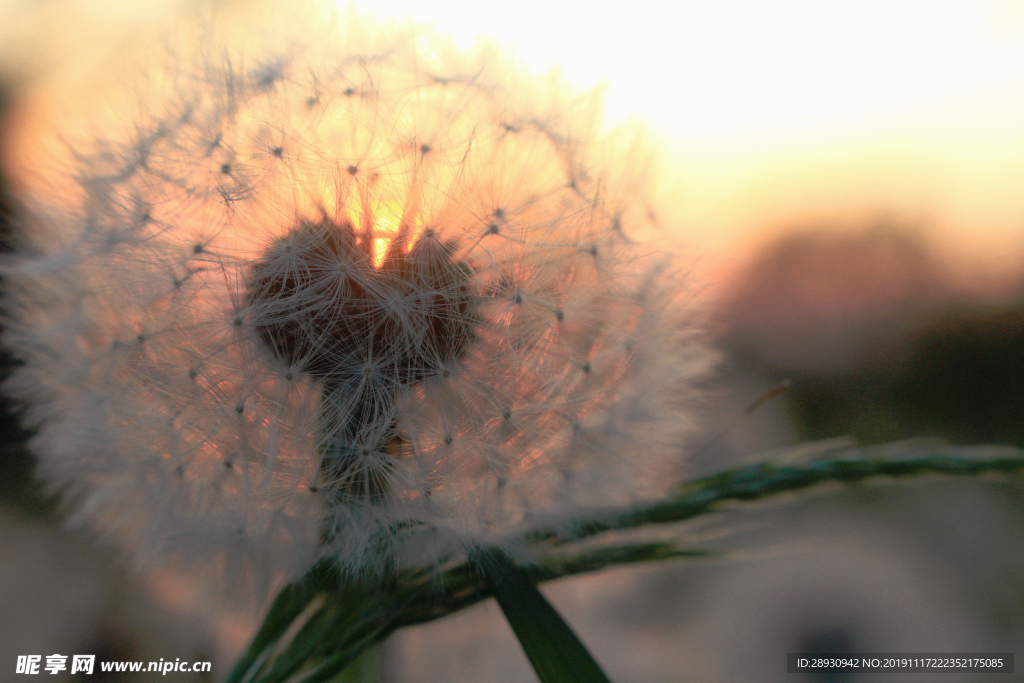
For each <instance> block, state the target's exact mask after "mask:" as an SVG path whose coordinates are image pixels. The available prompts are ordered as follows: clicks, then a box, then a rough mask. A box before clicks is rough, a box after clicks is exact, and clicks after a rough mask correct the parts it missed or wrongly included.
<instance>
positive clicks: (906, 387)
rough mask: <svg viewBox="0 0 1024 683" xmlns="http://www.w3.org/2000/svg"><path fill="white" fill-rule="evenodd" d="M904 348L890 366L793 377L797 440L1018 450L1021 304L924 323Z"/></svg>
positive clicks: (963, 311)
mask: <svg viewBox="0 0 1024 683" xmlns="http://www.w3.org/2000/svg"><path fill="white" fill-rule="evenodd" d="M909 349H910V352H909V354H908V356H907V360H906V361H905V362H904V363H902V364H901V365H900V366H899V367H896V368H892V367H867V368H860V369H857V370H854V371H849V372H839V373H835V374H832V375H821V374H819V375H804V376H797V377H794V383H793V390H792V392H791V398H792V401H793V405H794V407H795V411H794V412H795V415H796V417H797V420H798V422H799V424H800V427H801V428H802V429H803V431H804V436H806V437H807V438H809V439H821V438H827V437H832V436H838V435H846V434H848V435H851V436H853V437H855V438H856V439H858V440H859V441H860V442H862V443H865V444H872V443H880V442H883V441H892V440H896V439H904V438H910V437H915V436H936V437H941V438H943V439H946V440H948V441H950V442H952V443H957V444H971V443H991V444H1007V445H1014V446H1024V391H1022V389H1021V387H1024V303H1019V304H1016V305H1013V306H1007V307H1004V308H998V309H993V310H978V309H971V308H966V307H962V308H960V309H958V310H955V311H953V312H950V313H947V314H945V315H942V316H940V317H938V318H937V319H936V320H935V321H934V322H932V323H930V324H928V325H927V326H925V327H924V329H922V330H921V331H920V332H918V333H917V334H915V335H914V336H913V337H912V338H911V339H910V341H909Z"/></svg>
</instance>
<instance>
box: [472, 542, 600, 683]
mask: <svg viewBox="0 0 1024 683" xmlns="http://www.w3.org/2000/svg"><path fill="white" fill-rule="evenodd" d="M484 568H485V571H486V572H487V575H488V584H489V586H490V588H491V590H492V591H493V592H494V597H495V598H497V600H498V605H500V606H501V611H502V612H503V613H504V614H505V618H506V619H508V623H509V625H510V626H511V627H512V631H513V632H514V633H515V634H516V638H518V639H519V644H520V645H522V647H523V651H524V652H525V653H526V656H527V658H528V659H529V660H530V664H532V665H533V670H534V671H536V672H537V677H538V678H539V679H540V681H541V683H610V681H609V680H608V676H606V675H605V673H604V671H602V670H601V667H600V666H599V665H598V663H597V662H596V661H594V658H593V656H592V655H591V654H590V652H589V651H588V650H587V648H586V646H585V645H584V644H583V643H582V642H581V641H580V639H579V638H578V637H577V636H576V634H575V633H574V632H573V630H572V628H571V627H570V626H569V624H567V623H566V622H565V620H564V619H562V616H561V615H560V614H559V613H558V612H557V611H556V610H555V608H554V607H552V606H551V603H549V602H548V601H547V598H545V597H544V595H543V594H542V593H541V592H540V590H539V589H538V588H537V585H536V584H535V583H534V582H533V581H532V580H531V579H530V577H529V576H528V575H527V574H526V572H524V571H523V570H522V569H520V568H518V567H516V566H515V565H514V564H512V562H511V561H510V560H509V559H508V558H507V557H506V556H504V555H502V554H499V553H491V554H489V556H488V557H487V558H486V560H485V561H484Z"/></svg>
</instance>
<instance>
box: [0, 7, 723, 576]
mask: <svg viewBox="0 0 1024 683" xmlns="http://www.w3.org/2000/svg"><path fill="white" fill-rule="evenodd" d="M339 25H341V26H342V28H338V27H337V26H334V27H332V28H329V29H318V30H319V31H320V33H318V34H317V36H318V37H317V39H315V40H314V39H311V38H306V39H303V40H288V41H279V44H278V45H275V44H274V43H273V41H261V40H257V41H254V42H252V43H249V44H248V47H246V48H245V49H240V48H237V46H236V47H230V46H219V45H218V46H217V47H214V45H217V43H216V41H215V39H214V38H211V37H210V36H209V35H204V37H203V38H202V40H197V41H196V42H195V44H193V45H192V47H191V48H180V49H179V50H178V52H177V53H176V54H178V55H179V57H178V58H177V59H171V60H166V63H165V64H164V65H163V66H162V67H161V69H157V70H151V71H149V72H148V75H147V78H146V79H145V82H144V83H143V84H142V85H138V84H136V85H133V86H131V87H133V88H136V90H137V92H139V93H140V95H139V98H138V99H139V101H141V102H143V103H144V106H142V107H137V108H136V111H135V112H134V113H133V114H132V115H131V116H130V117H128V118H130V119H131V120H132V123H131V124H130V125H127V124H123V125H122V128H123V130H124V133H123V135H122V136H121V138H120V139H117V136H116V135H104V137H103V139H93V140H91V141H85V140H83V139H82V137H84V136H82V135H80V134H79V133H78V131H70V132H66V131H65V134H66V137H69V138H75V136H76V135H78V138H77V139H78V141H77V142H76V143H74V145H73V146H74V148H75V152H74V161H73V162H72V170H71V171H68V170H67V169H62V170H55V171H54V172H53V177H54V178H56V180H54V181H52V182H51V188H53V187H63V188H65V189H64V190H62V191H61V192H53V191H51V192H48V193H44V192H35V193H34V194H32V195H30V196H28V197H27V198H26V199H25V204H26V206H27V207H28V214H27V218H26V219H25V220H24V221H23V222H22V223H23V224H22V228H21V236H20V239H21V242H22V246H21V247H20V249H21V250H20V252H19V253H18V254H16V255H15V257H13V259H12V260H10V261H9V262H8V263H7V265H6V267H5V269H4V277H5V278H6V282H7V292H6V302H5V305H4V308H5V311H6V325H7V333H6V343H7V345H8V346H9V347H10V348H12V349H13V350H14V352H15V353H16V355H17V356H18V357H19V358H20V359H21V360H22V361H23V363H24V364H23V366H22V367H21V368H20V369H19V370H18V371H17V372H16V374H15V376H14V377H13V378H12V380H11V381H10V382H9V383H8V386H7V390H8V392H10V393H11V394H13V395H15V396H17V397H18V398H20V399H22V400H23V401H24V403H25V405H26V406H27V407H26V411H25V412H26V418H27V421H28V423H29V424H31V425H32V426H34V427H36V428H37V429H38V433H37V436H35V437H34V439H33V441H32V448H33V449H34V451H35V452H36V453H37V454H38V457H39V460H40V473H41V475H42V476H43V477H44V478H45V479H46V480H47V481H49V482H51V483H52V484H53V486H54V487H55V488H58V489H60V490H63V491H65V492H66V495H67V500H68V501H69V502H70V505H71V507H72V509H73V510H74V517H75V518H76V519H80V520H83V521H86V522H88V523H89V524H90V525H92V526H94V527H95V528H98V529H100V530H101V531H103V532H104V533H106V534H107V535H109V536H110V537H111V538H112V539H114V540H115V541H116V542H117V543H119V544H120V545H122V546H124V547H125V548H127V549H128V550H129V551H130V552H131V553H132V554H133V555H134V556H135V557H136V558H137V559H138V560H139V561H140V563H142V564H155V563H163V562H167V561H177V560H183V559H185V560H187V559H190V558H193V559H195V558H201V559H210V558H216V559H217V561H219V562H222V563H224V565H225V569H226V570H228V571H230V572H232V573H233V574H234V575H236V576H242V575H246V576H248V575H255V576H264V577H268V576H280V575H281V574H282V573H283V574H284V575H286V576H289V577H294V576H296V575H298V574H299V573H301V572H302V571H303V570H304V569H305V568H307V567H309V566H310V565H311V564H312V563H313V562H315V561H316V560H318V559H319V558H321V557H325V556H326V557H334V558H336V559H337V560H338V562H339V564H340V565H341V566H342V567H344V568H345V569H346V570H350V571H352V572H360V573H365V574H372V573H374V572H379V571H381V570H383V569H385V568H388V567H393V566H419V565H429V564H430V563H435V562H439V561H442V560H444V559H445V558H447V557H449V556H451V555H453V554H458V553H462V552H466V551H469V550H472V549H473V548H476V547H482V546H488V545H497V546H499V547H507V548H511V545H510V544H512V543H514V541H513V539H515V538H517V537H519V536H521V535H522V534H523V533H524V532H527V531H529V530H531V529H536V528H551V529H555V530H559V531H561V532H566V533H568V532H570V531H571V528H572V526H573V525H574V524H577V523H578V522H580V521H582V520H584V519H585V518H586V516H587V515H589V514H591V512H590V511H592V510H595V509H600V508H606V507H609V506H613V505H628V504H631V503H635V502H638V501H640V500H644V499H648V498H650V497H652V496H656V495H658V494H659V493H660V492H663V491H664V489H665V488H666V486H667V485H669V484H671V483H672V482H671V475H672V473H673V471H674V468H675V467H676V465H677V463H678V460H679V458H680V457H682V452H683V451H682V445H681V444H682V439H683V436H684V435H685V434H686V433H688V432H690V431H691V430H692V428H693V424H692V418H691V414H690V412H688V411H687V410H686V409H685V404H686V402H687V401H688V400H690V399H692V397H693V395H694V393H695V389H694V386H695V385H696V383H697V382H698V381H699V380H700V379H702V377H703V376H704V374H705V373H706V370H707V368H708V366H709V364H710V363H711V361H712V358H713V355H712V354H711V353H710V352H709V351H708V350H707V349H706V347H705V346H704V344H703V343H702V341H701V333H700V330H699V329H698V327H697V326H695V325H694V324H693V323H692V322H691V319H692V317H693V312H692V310H690V308H689V307H688V306H687V305H686V303H685V301H684V300H683V298H682V297H681V296H680V294H679V291H678V288H679V282H678V281H677V280H675V279H673V278H672V277H669V276H667V275H665V274H664V272H665V268H664V266H665V261H664V259H660V258H655V259H652V258H650V257H649V256H645V253H646V252H647V251H649V248H648V247H640V246H638V245H636V244H635V243H634V242H633V241H632V240H631V239H630V237H629V235H630V234H632V232H633V230H634V229H635V227H636V226H637V225H638V224H640V223H643V222H644V221H646V220H648V218H647V215H648V213H649V210H648V209H647V207H646V206H645V205H644V190H643V188H644V186H645V183H646V180H647V179H646V178H645V177H644V173H645V172H646V169H644V168H636V164H632V165H631V164H630V162H629V159H628V158H626V157H628V154H627V155H618V156H616V155H614V154H609V153H608V149H611V148H615V147H616V144H615V140H614V139H611V140H609V139H607V138H603V137H602V136H601V135H599V134H598V133H597V125H596V122H595V121H596V119H595V114H594V107H593V106H592V105H593V102H594V98H593V97H591V96H588V97H584V98H579V99H572V98H569V97H567V96H565V95H564V93H563V92H562V89H561V88H560V87H559V86H558V84H557V82H556V81H555V80H547V81H543V80H536V79H534V80H531V79H530V78H525V77H524V78H516V77H514V76H513V75H512V72H511V71H510V70H508V69H507V68H506V67H505V66H504V65H503V64H502V62H501V60H500V59H499V58H498V57H497V56H496V55H495V54H493V51H492V52H491V53H490V54H485V53H488V50H486V49H479V50H477V51H476V52H475V53H474V54H472V55H462V54H459V53H458V51H456V50H453V49H451V48H450V47H449V46H448V45H447V44H446V43H445V42H444V41H443V40H439V39H436V38H432V37H431V36H430V35H427V34H425V33H424V32H423V31H420V30H417V29H415V28H410V27H409V26H382V25H377V24H375V23H374V22H372V21H368V20H365V19H362V18H359V17H356V16H354V15H353V14H351V13H350V14H349V15H348V16H347V17H345V18H343V19H341V20H340V22H339ZM328 31H333V32H334V33H333V34H331V37H330V39H328V38H327V37H325V36H327V35H328V34H327V32H328ZM225 45H227V43H226V44H225ZM254 45H255V46H257V47H258V49H259V50H260V51H261V52H262V54H261V55H260V56H257V57H254V56H253V49H256V48H254V47H253V46H254ZM186 54H194V55H195V58H194V59H192V58H191V57H190V58H185V57H183V56H181V55H186ZM116 128H117V126H116V125H114V124H109V123H108V124H107V125H106V128H104V130H106V131H110V130H116ZM620 162H621V163H620ZM61 183H63V184H61Z"/></svg>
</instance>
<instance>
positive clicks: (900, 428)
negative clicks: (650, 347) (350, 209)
mask: <svg viewBox="0 0 1024 683" xmlns="http://www.w3.org/2000/svg"><path fill="white" fill-rule="evenodd" d="M961 289H962V288H961V287H958V286H957V285H955V284H954V282H953V281H952V278H951V276H950V273H949V269H948V266H946V265H945V264H943V262H942V261H941V260H939V259H938V258H937V257H936V256H935V254H934V252H933V250H932V248H931V246H930V244H929V241H928V240H927V239H926V237H925V234H924V233H923V232H922V231H921V229H920V227H919V226H913V225H904V224H901V223H899V222H897V221H893V220H889V219H886V220H880V221H877V222H875V223H873V224H871V225H868V226H866V227H865V228H864V229H862V230H860V231H852V232H850V231H846V232H844V231H840V230H837V229H836V228H835V227H828V226H812V227H811V228H807V229H804V230H798V231H794V232H792V233H789V234H786V235H783V236H782V237H780V238H779V239H778V240H776V241H775V242H774V243H772V244H769V245H768V246H767V247H766V248H765V249H764V250H763V251H762V252H761V253H760V255H759V256H758V257H757V258H756V259H755V260H754V262H753V263H752V264H751V266H750V267H749V268H748V269H747V271H746V272H745V273H744V274H743V275H742V277H740V278H739V279H738V280H737V282H736V284H735V287H734V289H733V291H732V295H731V298H730V299H729V300H728V303H727V305H726V307H725V310H724V316H723V318H724V319H723V324H724V333H723V339H724V342H725V344H726V346H728V347H729V348H730V349H731V350H732V351H733V352H734V353H735V354H736V355H737V357H738V358H741V359H744V360H745V361H746V362H747V364H748V365H750V366H752V367H753V368H755V369H756V371H758V372H760V373H763V374H767V375H768V376H770V377H775V378H776V379H780V378H782V377H788V378H789V379H790V380H791V381H792V389H791V391H790V392H789V400H790V405H791V406H792V408H793V417H794V418H795V420H796V422H797V426H798V428H799V429H800V430H801V431H802V434H801V436H802V437H804V438H806V439H810V440H818V439H826V438H831V437H837V436H852V437H854V438H855V439H857V440H858V441H859V442H860V443H863V444H876V443H882V442H886V441H894V440H900V439H908V438H914V437H922V436H932V437H939V438H941V439H945V440H947V441H950V442H952V443H956V444H1006V445H1014V446H1024V392H1022V391H1021V387H1024V299H1019V300H1018V301H1016V302H1012V303H1004V304H1002V305H1000V306H993V305H991V304H984V305H983V304H981V303H979V302H978V296H977V294H973V295H972V294H967V293H965V292H963V291H961ZM1017 291H1018V296H1020V293H1019V287H1018V288H1017Z"/></svg>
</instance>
